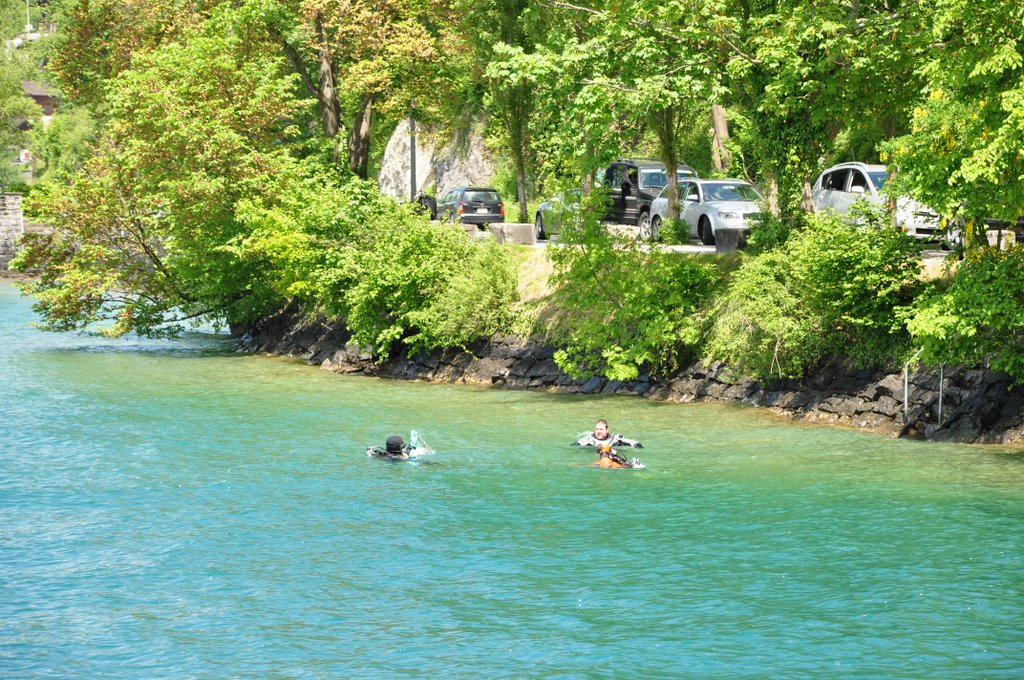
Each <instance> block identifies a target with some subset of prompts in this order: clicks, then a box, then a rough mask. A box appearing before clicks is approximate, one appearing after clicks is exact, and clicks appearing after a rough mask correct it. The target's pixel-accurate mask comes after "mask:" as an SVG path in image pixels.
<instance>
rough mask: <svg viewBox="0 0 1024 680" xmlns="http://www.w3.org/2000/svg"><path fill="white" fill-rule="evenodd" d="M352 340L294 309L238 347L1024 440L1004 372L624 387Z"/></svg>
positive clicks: (333, 365)
mask: <svg viewBox="0 0 1024 680" xmlns="http://www.w3.org/2000/svg"><path fill="white" fill-rule="evenodd" d="M348 340H349V334H348V332H347V330H346V328H345V327H344V324H342V323H339V322H330V321H328V320H326V319H324V318H317V319H302V318H301V316H300V315H299V314H298V311H297V310H295V309H291V310H286V311H285V312H282V313H281V314H279V315H277V316H274V317H271V318H268V319H266V320H264V321H263V322H262V323H260V324H259V325H258V326H257V327H256V328H254V329H253V330H252V331H251V332H250V333H247V334H246V335H245V336H244V337H243V339H242V342H241V344H240V350H242V351H255V352H266V353H270V354H276V355H282V356H295V357H301V358H302V359H304V360H305V361H306V362H307V363H310V364H315V365H319V366H320V367H321V368H324V369H326V370H330V371H335V372H338V373H361V374H367V375H376V376H381V377H387V378H395V379H403V380H427V381H437V382H450V383H454V382H463V383H471V384H476V385H487V386H491V387H501V388H506V389H526V390H550V391H560V392H577V393H584V394H629V395H637V396H644V397H647V398H650V399H658V400H664V401H678V402H695V401H734V402H742V403H746V404H750V405H751V406H757V407H763V408H769V409H771V410H772V411H774V412H775V413H777V414H779V415H781V416H784V417H786V418H791V419H795V420H806V421H812V422H819V423H830V424H837V425H845V426H851V427H856V428H862V429H867V430H870V431H873V432H877V433H880V434H885V435H889V436H893V437H900V436H904V437H916V438H927V439H931V440H936V441H956V442H967V443H986V444H1010V443H1017V442H1024V388H1022V387H1020V386H1018V387H1014V386H1013V385H1012V381H1011V380H1010V378H1009V376H1007V375H1006V374H1004V373H993V372H990V371H983V370H974V369H962V368H952V367H946V368H945V369H943V370H942V371H941V372H940V370H939V369H933V368H926V367H917V368H913V369H912V370H910V371H909V372H908V374H907V375H906V377H904V374H903V373H902V372H892V371H886V370H881V369H879V370H851V369H849V368H845V367H842V366H838V365H834V366H829V367H826V368H824V369H822V370H821V371H819V372H818V373H817V374H815V375H813V376H810V377H808V378H807V379H805V380H802V381H795V380H777V381H771V382H758V381H754V380H734V379H731V378H730V377H729V372H728V369H727V367H726V366H724V365H722V364H720V363H717V362H716V363H713V364H710V365H706V364H704V363H701V362H695V363H693V364H691V365H690V366H687V367H686V368H684V369H683V370H681V371H680V372H678V373H677V374H675V375H673V376H669V377H666V378H654V377H651V376H649V375H641V376H640V378H639V379H638V380H635V381H631V382H619V381H614V380H608V379H606V378H600V377H593V378H589V379H574V378H572V377H570V376H568V375H566V374H565V373H563V372H562V371H561V370H560V369H559V368H558V366H557V365H556V364H555V362H554V358H553V356H554V349H553V348H551V347H548V346H545V345H544V344H543V343H540V342H536V341H530V340H527V341H524V340H522V339H521V338H512V337H499V338H494V339H493V340H491V341H490V342H487V343H479V344H477V345H474V346H472V347H469V348H467V349H466V350H461V349H447V350H443V351H438V352H430V353H422V354H419V355H417V356H415V357H409V356H406V355H402V356H398V357H396V358H394V359H393V360H392V361H390V362H388V363H385V364H382V365H379V366H378V365H375V364H373V362H372V361H371V360H370V357H369V356H368V355H367V354H365V353H363V352H361V351H360V350H359V348H358V347H356V346H355V345H352V344H351V343H349V342H348ZM940 374H941V379H940ZM904 384H906V389H904ZM905 393H906V394H905Z"/></svg>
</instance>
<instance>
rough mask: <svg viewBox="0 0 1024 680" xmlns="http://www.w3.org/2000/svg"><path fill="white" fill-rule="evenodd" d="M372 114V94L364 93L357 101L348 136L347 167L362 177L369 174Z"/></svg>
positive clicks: (364, 177)
mask: <svg viewBox="0 0 1024 680" xmlns="http://www.w3.org/2000/svg"><path fill="white" fill-rule="evenodd" d="M372 116H373V95H364V96H363V97H362V99H360V101H359V110H358V111H357V112H356V118H355V121H353V123H352V130H351V132H350V133H349V136H348V167H349V169H350V170H351V171H352V172H353V173H354V174H355V175H356V176H357V177H361V178H363V179H366V178H367V177H369V174H370V126H371V118H372Z"/></svg>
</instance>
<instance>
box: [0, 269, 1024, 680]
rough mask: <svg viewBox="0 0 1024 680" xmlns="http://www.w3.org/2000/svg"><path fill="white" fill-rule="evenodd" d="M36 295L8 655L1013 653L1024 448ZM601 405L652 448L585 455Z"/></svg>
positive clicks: (18, 472) (15, 350)
mask: <svg viewBox="0 0 1024 680" xmlns="http://www.w3.org/2000/svg"><path fill="white" fill-rule="evenodd" d="M31 319H32V313H31V310H30V309H29V305H28V303H27V302H26V301H25V300H24V299H21V298H20V297H18V295H17V294H16V293H15V292H14V291H13V290H11V289H9V287H8V286H7V285H6V283H4V282H2V281H0V404H2V409H0V677H3V678H435V677H459V678H613V677H615V678H678V677H693V678H736V677H774V678H780V677H804V678H837V677H839V678H842V677H849V678H865V677H873V678H1021V677H1024V550H1022V548H1024V452H1022V451H1021V450H1020V449H1016V450H1014V449H1006V448H981V447H966V446H951V445H937V444H921V443H914V442H906V441H893V440H890V439H885V438H881V437H877V436H874V435H869V434H862V433H859V432H852V431H848V430H836V429H827V428H819V427H806V426H794V425H792V424H787V423H783V422H780V421H778V420H776V419H774V418H773V417H771V416H770V415H768V414H766V413H764V412H762V411H758V410H754V409H747V408H734V407H727V406H721V405H706V404H700V405H673V404H657V403H648V402H645V401H643V400H638V399H628V398H594V397H579V396H555V395H547V394H533V393H522V392H503V391H497V390H482V389H475V388H469V387H463V386H437V385H424V384H410V383H404V382H390V381H381V380H374V379H367V378H361V377H342V376H337V375H331V374H328V373H325V372H321V371H319V370H317V369H315V368H309V367H306V366H304V365H302V364H300V363H296V362H293V361H285V360H279V359H270V358H265V357H254V356H240V355H234V354H232V353H231V347H232V345H231V343H230V342H229V341H225V340H223V339H220V338H216V337H214V336H201V335H197V336H193V337H189V338H186V339H184V340H182V341H178V342H153V341H142V340H132V339H127V340H120V341H116V342H114V341H107V340H102V339H95V338H87V337H82V336H77V335H52V334H44V333H41V332H39V331H36V330H34V329H32V328H30V327H29V326H28V325H27V324H28V322H29V321H31ZM602 416H603V417H606V418H608V419H609V420H610V421H611V423H612V429H613V430H616V431H622V432H623V433H624V434H626V435H627V436H635V437H638V438H641V439H642V440H643V441H644V442H645V444H646V448H645V449H643V450H642V451H639V452H637V453H638V454H639V455H640V457H641V459H642V460H644V462H646V463H647V464H648V465H649V469H647V470H645V471H639V472H638V471H602V470H595V469H588V468H585V467H581V464H584V463H589V462H590V461H591V459H592V455H589V454H588V453H586V452H584V451H581V450H579V449H575V448H571V447H569V446H567V443H568V442H569V441H571V440H572V439H573V438H574V437H575V436H577V435H578V434H579V433H581V432H582V431H584V430H586V429H588V428H589V427H590V426H591V425H592V424H593V420H594V419H595V418H596V417H602ZM410 428H416V429H417V430H419V431H420V432H421V433H422V434H423V436H424V437H425V438H426V439H427V440H428V441H429V442H430V443H431V444H432V445H433V446H434V448H435V449H437V453H436V454H435V455H434V456H433V457H431V458H430V459H428V460H423V461H420V462H417V463H413V464H408V463H406V464H394V463H388V462H385V461H378V460H371V459H367V458H366V456H365V455H364V454H363V451H364V449H365V447H366V446H367V445H369V444H374V443H378V444H379V443H382V442H383V439H384V438H385V437H386V436H387V435H388V434H390V433H394V432H399V433H402V434H404V435H406V436H407V434H408V431H409V429H410Z"/></svg>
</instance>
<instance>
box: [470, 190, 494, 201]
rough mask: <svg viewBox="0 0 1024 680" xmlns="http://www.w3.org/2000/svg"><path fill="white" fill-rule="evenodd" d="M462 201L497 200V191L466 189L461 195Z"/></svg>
mask: <svg viewBox="0 0 1024 680" xmlns="http://www.w3.org/2000/svg"><path fill="white" fill-rule="evenodd" d="M462 200H464V201H488V202H490V203H497V202H498V192H497V191H467V192H466V195H465V196H463V197H462Z"/></svg>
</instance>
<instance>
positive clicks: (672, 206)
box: [651, 106, 679, 220]
mask: <svg viewBox="0 0 1024 680" xmlns="http://www.w3.org/2000/svg"><path fill="white" fill-rule="evenodd" d="M678 118H679V116H678V110H677V109H676V107H674V106H670V107H668V108H666V109H662V110H660V111H655V112H654V113H653V114H651V123H652V124H653V127H654V131H655V133H656V134H657V136H658V150H659V152H660V153H659V158H661V162H662V163H664V164H665V172H666V177H667V179H668V189H667V192H666V193H667V194H668V217H669V218H671V219H673V220H678V219H679V178H678V176H677V175H676V169H677V168H678V167H679V152H678V151H677V150H676V122H677V120H678Z"/></svg>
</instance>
